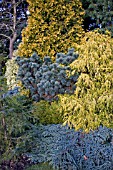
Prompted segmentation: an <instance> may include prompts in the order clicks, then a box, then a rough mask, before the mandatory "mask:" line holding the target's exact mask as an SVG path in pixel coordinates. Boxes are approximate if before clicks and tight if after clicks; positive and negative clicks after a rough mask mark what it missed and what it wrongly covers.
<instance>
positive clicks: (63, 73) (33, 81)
mask: <svg viewBox="0 0 113 170" xmlns="http://www.w3.org/2000/svg"><path fill="white" fill-rule="evenodd" d="M77 57H78V54H76V53H74V49H69V51H68V53H67V54H62V53H58V54H57V56H56V61H55V62H54V63H53V62H52V61H51V59H50V57H48V56H46V57H44V60H41V59H40V57H39V56H38V55H37V54H36V53H34V54H33V55H32V56H31V57H30V58H20V57H17V59H16V61H17V63H18V65H19V70H18V74H17V76H18V79H20V81H21V82H22V83H23V85H24V87H26V88H27V89H29V90H30V94H31V97H32V99H33V100H35V101H40V99H44V100H48V101H52V100H56V99H57V95H58V94H64V93H73V92H74V90H75V85H74V84H75V82H76V80H77V78H78V75H77V74H74V75H73V76H70V72H71V69H70V67H69V66H68V65H69V64H70V63H72V61H74V60H75V59H77Z"/></svg>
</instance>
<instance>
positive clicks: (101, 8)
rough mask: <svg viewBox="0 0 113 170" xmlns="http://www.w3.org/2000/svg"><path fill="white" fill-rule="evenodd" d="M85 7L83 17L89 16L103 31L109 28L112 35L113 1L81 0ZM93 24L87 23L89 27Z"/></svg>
mask: <svg viewBox="0 0 113 170" xmlns="http://www.w3.org/2000/svg"><path fill="white" fill-rule="evenodd" d="M82 3H83V8H84V9H85V12H86V13H85V17H90V18H91V19H92V20H93V21H94V22H93V24H95V26H94V27H99V28H100V31H101V32H103V33H105V31H106V30H109V31H110V32H111V34H112V36H113V1H112V0H109V1H108V0H104V1H103V0H96V1H95V0H85V1H84V0H82ZM93 24H90V25H89V29H92V28H93Z"/></svg>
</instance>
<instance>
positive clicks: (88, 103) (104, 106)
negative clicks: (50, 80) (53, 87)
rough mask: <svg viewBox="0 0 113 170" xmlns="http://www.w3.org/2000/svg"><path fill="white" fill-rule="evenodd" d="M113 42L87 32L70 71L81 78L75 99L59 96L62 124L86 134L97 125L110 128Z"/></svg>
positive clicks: (112, 108) (112, 106)
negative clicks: (62, 112)
mask: <svg viewBox="0 0 113 170" xmlns="http://www.w3.org/2000/svg"><path fill="white" fill-rule="evenodd" d="M112 47H113V39H112V38H111V37H110V36H108V35H103V34H99V33H98V32H88V33H86V36H85V37H84V38H83V39H82V40H81V45H80V46H78V47H77V48H78V53H79V57H78V59H77V60H74V61H73V62H72V63H71V64H70V67H71V69H72V72H71V73H72V75H73V74H75V72H78V73H79V74H80V76H79V78H78V80H77V82H76V84H75V85H76V90H75V92H74V95H71V96H70V95H61V96H60V99H61V107H62V109H63V110H64V122H65V124H67V123H68V125H69V126H70V127H74V128H75V129H76V130H78V129H84V130H85V131H86V132H88V131H90V130H93V129H96V128H97V127H99V126H100V125H104V126H106V127H110V128H111V127H113V48H112Z"/></svg>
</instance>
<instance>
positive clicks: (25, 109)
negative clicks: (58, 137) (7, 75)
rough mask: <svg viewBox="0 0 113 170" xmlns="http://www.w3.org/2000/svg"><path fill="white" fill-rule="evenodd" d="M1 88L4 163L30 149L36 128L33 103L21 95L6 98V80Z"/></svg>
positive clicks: (0, 137)
mask: <svg viewBox="0 0 113 170" xmlns="http://www.w3.org/2000/svg"><path fill="white" fill-rule="evenodd" d="M0 87H1V89H0V155H1V156H0V161H3V160H8V159H11V158H12V157H13V156H16V155H19V154H21V153H24V152H25V151H26V150H29V149H30V148H29V146H28V145H29V144H30V142H31V141H32V129H33V127H34V126H33V121H32V120H33V116H32V104H31V101H30V100H29V99H28V98H27V97H25V96H20V95H19V94H18V95H14V96H11V95H6V96H4V95H3V94H4V93H5V92H7V91H6V90H7V89H6V90H5V87H6V84H5V81H4V78H3V79H2V80H1V81H0ZM35 120H36V119H35Z"/></svg>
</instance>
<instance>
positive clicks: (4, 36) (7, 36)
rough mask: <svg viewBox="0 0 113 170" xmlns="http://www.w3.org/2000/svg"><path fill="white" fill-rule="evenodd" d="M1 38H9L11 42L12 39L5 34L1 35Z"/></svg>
mask: <svg viewBox="0 0 113 170" xmlns="http://www.w3.org/2000/svg"><path fill="white" fill-rule="evenodd" d="M0 36H3V37H5V38H7V39H9V40H10V37H9V36H7V35H5V34H0Z"/></svg>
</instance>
